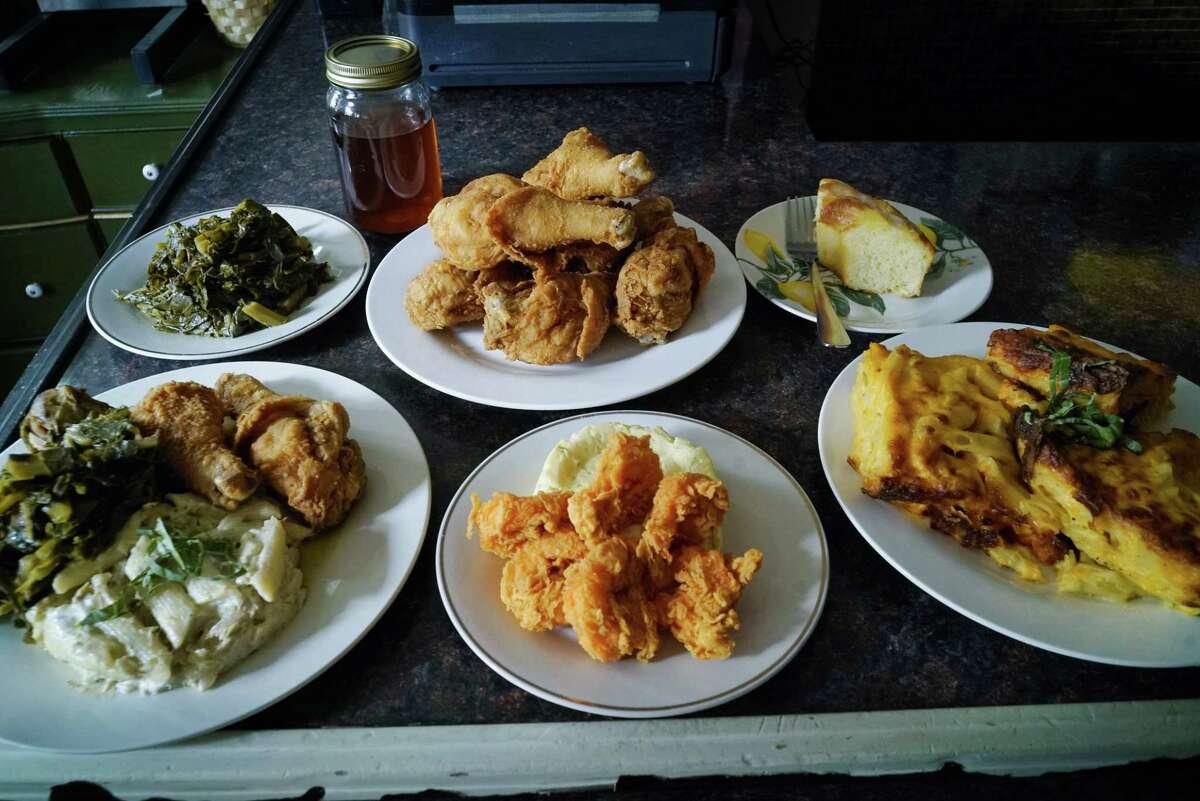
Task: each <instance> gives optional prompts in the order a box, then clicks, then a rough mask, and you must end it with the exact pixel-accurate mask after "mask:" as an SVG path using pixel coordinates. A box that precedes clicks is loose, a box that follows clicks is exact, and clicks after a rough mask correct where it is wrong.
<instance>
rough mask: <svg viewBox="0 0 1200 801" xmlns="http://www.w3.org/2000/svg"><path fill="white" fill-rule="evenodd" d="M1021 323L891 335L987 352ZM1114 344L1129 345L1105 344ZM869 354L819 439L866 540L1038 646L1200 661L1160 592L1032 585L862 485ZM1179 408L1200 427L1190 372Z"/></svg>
mask: <svg viewBox="0 0 1200 801" xmlns="http://www.w3.org/2000/svg"><path fill="white" fill-rule="evenodd" d="M1026 327H1033V326H1024V325H1020V324H1013V323H959V324H957V325H944V326H938V327H936V328H925V329H922V330H920V331H912V332H909V333H907V334H904V335H902V336H897V337H892V338H891V339H888V340H885V341H884V342H883V344H884V345H886V346H888V347H889V348H892V347H895V346H896V345H901V344H904V345H908V346H909V347H910V348H913V349H914V350H917V351H920V352H921V353H923V354H925V355H926V356H945V355H949V354H962V355H964V356H975V357H980V358H981V357H983V356H984V354H985V353H986V351H987V340H988V335H990V334H991V332H992V331H994V330H995V329H997V328H1026ZM1101 344H1102V345H1104V346H1105V347H1107V348H1111V349H1113V350H1123V349H1122V348H1119V347H1114V346H1113V345H1107V344H1105V343H1101ZM861 361H862V356H859V357H858V358H857V359H855V360H854V361H853V362H851V363H850V364H849V365H847V367H846V369H845V370H843V371H842V373H841V375H839V376H838V377H837V380H835V381H834V382H833V385H832V386H831V387H830V388H829V392H828V394H826V396H825V403H824V404H823V405H822V406H821V418H820V421H819V423H818V427H817V440H818V442H819V444H820V448H821V464H822V466H823V467H824V468H825V475H826V477H827V478H828V479H829V484H830V486H832V487H833V492H834V494H835V495H836V496H837V499H838V502H839V503H841V505H842V509H844V510H845V511H846V515H847V517H849V518H850V520H851V522H853V523H854V526H855V527H856V528H857V529H858V530H859V532H860V533H861V534H862V535H863V538H864V539H866V541H867V542H869V543H870V544H871V546H872V547H873V548H874V549H875V550H876V551H878V552H879V554H880V556H882V557H883V558H884V559H886V560H887V561H888V562H890V563H891V565H892V566H893V567H895V568H896V569H897V570H899V571H900V572H901V573H902V574H904V576H905V577H907V578H908V579H909V580H910V581H912V582H913V583H914V584H916V585H917V586H918V587H920V588H921V589H923V590H925V591H926V592H927V593H929V594H930V595H932V596H933V597H934V598H937V599H938V600H939V601H941V602H942V603H944V604H946V605H947V606H949V607H950V608H951V609H954V610H956V611H958V612H961V613H962V614H964V615H966V616H967V617H969V618H971V619H972V620H974V621H976V622H977V623H982V624H983V625H985V626H987V627H988V628H990V629H993V630H995V631H998V632H1000V633H1001V634H1005V635H1007V636H1009V637H1013V638H1014V639H1017V640H1020V641H1021V642H1024V643H1028V644H1029V645H1034V646H1037V647H1038V648H1044V649H1046V650H1047V651H1053V652H1054V653H1057V654H1065V655H1066V656H1073V657H1077V658H1079V659H1087V660H1090V661H1093V662H1104V663H1107V664H1112V665H1128V666H1132V667H1182V666H1186V665H1198V664H1200V621H1197V620H1195V619H1194V618H1192V617H1189V616H1187V615H1184V614H1182V613H1180V612H1174V611H1171V610H1170V609H1168V608H1166V607H1165V606H1163V605H1162V604H1161V603H1160V602H1158V601H1156V600H1154V599H1151V598H1141V599H1138V600H1137V601H1134V602H1132V603H1129V604H1116V603H1109V602H1105V601H1100V600H1092V599H1089V598H1083V597H1078V596H1072V595H1060V594H1058V593H1055V592H1054V591H1053V588H1050V587H1044V586H1041V585H1036V584H1030V583H1028V582H1024V581H1021V580H1020V579H1018V578H1017V577H1016V576H1015V574H1013V572H1012V571H1010V570H1006V569H1004V568H1002V567H1000V566H999V565H997V564H996V563H995V562H993V561H992V560H991V559H990V558H988V556H987V555H986V554H983V553H981V552H979V551H972V550H968V549H966V548H963V547H961V546H960V545H958V543H956V542H955V541H954V540H953V539H952V538H951V537H948V536H946V535H945V534H941V533H939V532H936V531H933V530H931V529H929V528H928V527H927V526H925V525H923V524H921V523H918V522H916V521H914V520H912V519H911V518H909V517H908V516H907V515H905V514H904V513H902V512H900V511H899V510H898V509H895V508H893V507H892V506H891V505H890V504H887V503H885V502H883V501H879V500H876V499H874V498H870V497H868V496H866V495H864V494H863V492H862V480H861V479H860V478H859V476H858V474H857V473H855V472H854V471H853V470H852V469H851V468H850V465H849V464H847V463H846V456H847V455H848V454H849V453H850V446H851V443H852V440H853V437H854V417H853V413H852V411H851V408H850V390H851V388H852V387H853V386H854V379H855V377H856V376H857V374H858V365H859V363H860V362H861ZM1174 400H1175V409H1174V410H1173V411H1172V412H1171V414H1170V416H1169V417H1168V418H1167V420H1166V423H1165V424H1164V428H1171V427H1175V428H1184V429H1188V430H1190V431H1200V387H1197V386H1196V385H1195V384H1193V383H1192V382H1191V381H1188V380H1186V379H1183V378H1180V379H1179V380H1178V382H1177V383H1176V387H1175V398H1174Z"/></svg>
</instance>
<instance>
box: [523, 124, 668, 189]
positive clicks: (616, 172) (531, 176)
mask: <svg viewBox="0 0 1200 801" xmlns="http://www.w3.org/2000/svg"><path fill="white" fill-rule="evenodd" d="M522 180H524V181H525V183H527V184H532V185H534V186H541V187H545V188H546V189H549V190H550V191H551V192H553V193H554V194H556V195H558V196H559V197H562V198H566V199H568V200H587V199H588V198H601V197H618V198H619V197H633V196H634V195H636V194H637V193H638V192H641V191H642V190H643V189H645V188H646V186H647V185H648V184H649V183H650V182H651V181H653V180H654V170H652V169H651V168H650V162H648V161H646V154H645V153H643V152H642V151H640V150H635V151H634V152H632V153H621V154H618V155H615V156H614V155H613V152H612V151H611V150H609V149H608V145H607V144H605V142H604V140H603V139H601V138H600V137H599V136H596V134H594V133H592V132H591V131H589V130H588V129H587V128H576V129H575V130H574V131H571V132H570V133H569V134H567V135H566V136H564V137H563V140H562V144H561V145H559V146H558V147H557V148H555V150H554V151H553V152H552V153H550V155H548V156H546V158H544V159H542V160H541V161H539V162H538V163H537V164H535V165H534V166H533V167H531V168H530V169H529V171H528V172H526V173H525V175H524V176H522Z"/></svg>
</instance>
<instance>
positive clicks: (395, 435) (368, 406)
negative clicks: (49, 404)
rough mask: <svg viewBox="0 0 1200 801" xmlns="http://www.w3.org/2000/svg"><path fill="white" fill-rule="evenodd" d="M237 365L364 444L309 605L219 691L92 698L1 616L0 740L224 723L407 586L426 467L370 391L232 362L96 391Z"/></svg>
mask: <svg viewBox="0 0 1200 801" xmlns="http://www.w3.org/2000/svg"><path fill="white" fill-rule="evenodd" d="M229 371H238V372H245V373H249V374H251V375H253V376H254V377H255V378H258V379H260V380H261V381H262V382H263V383H265V384H266V385H267V386H269V387H271V388H272V389H274V390H276V391H278V392H286V393H293V394H300V395H308V396H310V397H315V398H328V399H330V400H336V401H338V402H340V403H341V404H343V405H344V406H345V407H346V410H347V411H348V412H349V413H350V435H351V436H352V437H354V438H355V439H357V440H358V443H359V445H361V446H362V449H363V459H364V460H365V461H366V463H367V488H366V491H365V493H364V495H363V497H362V498H361V499H359V502H358V503H357V504H356V505H355V506H354V508H353V509H352V510H351V512H350V515H349V517H347V518H346V520H345V522H343V523H342V524H341V525H340V526H338V527H337V528H336V529H334V530H332V531H329V532H326V533H325V534H322V535H321V536H319V537H317V538H316V539H314V540H311V541H309V542H307V543H305V544H304V545H303V546H302V547H301V569H302V570H303V571H304V586H305V587H307V588H308V600H307V601H305V604H304V606H303V607H301V609H300V612H299V614H298V615H297V616H296V619H295V620H293V621H292V622H291V623H290V624H288V625H287V626H286V627H285V628H284V629H283V630H282V631H280V632H279V633H278V634H277V635H276V636H275V638H274V639H272V640H270V641H269V642H267V644H266V645H264V646H263V647H262V649H260V650H259V651H258V652H257V653H255V654H253V655H251V656H250V658H249V659H247V660H246V661H245V662H242V663H241V664H240V665H237V666H236V667H235V668H233V670H231V671H230V672H229V673H227V674H225V675H224V676H223V677H221V678H220V679H219V680H218V681H217V684H216V685H215V686H213V687H212V688H211V689H208V690H205V691H204V692H199V691H197V690H193V689H190V688H183V689H178V690H171V691H169V692H165V693H160V694H158V695H149V696H143V695H95V694H85V693H82V692H80V691H78V690H75V689H73V688H72V687H69V686H68V684H67V682H68V681H69V680H70V678H71V672H70V671H69V670H68V669H67V667H66V666H65V665H63V664H62V663H60V662H57V661H55V660H54V659H52V658H51V657H50V655H49V654H47V653H46V652H45V651H43V650H42V649H41V648H37V647H35V646H32V645H27V644H25V643H23V642H22V641H21V631H20V630H19V629H17V628H14V627H13V626H12V625H11V622H10V621H9V620H4V621H3V622H2V623H0V625H2V626H3V628H2V629H0V664H2V665H4V668H5V672H6V673H7V675H9V676H10V677H15V676H19V677H20V681H5V682H0V709H3V710H4V714H3V715H0V740H5V741H7V742H10V743H15V744H17V745H24V746H29V747H32V748H41V749H49V750H54V751H70V752H74V753H98V752H103V751H123V750H126V749H130V748H144V747H146V746H151V745H157V744H160V743H165V742H170V741H171V740H178V739H181V738H183V737H191V736H193V735H196V734H202V733H204V732H207V731H211V730H213V729H216V728H219V727H221V726H226V725H228V724H230V723H233V722H234V721H237V720H241V719H242V718H244V717H246V716H248V715H252V714H254V713H255V712H257V711H258V710H260V709H263V708H264V707H266V706H268V705H270V704H272V703H274V702H275V701H278V700H279V699H281V698H283V697H284V696H286V695H289V694H290V693H292V692H295V691H296V690H298V689H300V688H301V687H303V686H304V685H305V684H307V683H308V682H310V681H312V680H313V679H315V678H316V677H317V676H319V675H320V674H321V672H322V671H324V670H325V669H326V668H327V667H329V666H330V665H332V664H333V663H334V662H336V661H337V660H338V659H339V658H341V656H342V655H343V654H344V653H346V652H347V651H349V650H350V648H351V647H352V646H353V645H354V644H355V643H356V642H358V641H359V639H360V638H361V637H362V636H363V635H364V634H366V633H367V632H368V631H369V630H370V629H371V626H373V625H374V624H375V621H377V620H378V619H379V617H380V616H381V615H382V614H383V613H384V611H385V610H386V609H387V608H388V606H389V605H390V604H391V602H392V599H393V598H395V597H396V593H398V592H399V591H400V588H401V587H402V586H404V582H405V580H406V579H407V578H408V574H409V572H410V571H411V570H412V566H413V564H415V562H416V560H417V554H418V553H419V552H420V550H421V541H422V540H423V539H424V538H425V529H426V527H427V526H428V524H429V502H430V484H429V467H428V465H427V464H426V462H425V453H424V451H422V450H421V444H420V443H419V442H418V441H417V437H416V435H415V434H414V433H413V431H412V429H411V428H409V426H408V423H407V422H405V420H404V418H403V417H402V416H401V415H400V413H399V412H397V411H396V410H395V409H394V408H392V406H391V404H389V403H388V402H387V401H385V400H384V399H383V398H381V397H379V396H378V395H376V394H375V393H374V392H372V391H371V390H369V389H367V388H366V387H364V386H362V385H361V384H358V383H356V382H354V381H351V380H350V379H348V378H343V377H342V376H339V375H336V374H334V373H330V372H326V371H325V370H318V369H316V368H315V367H305V366H303V365H298V364H284V363H281V362H225V363H222V364H206V365H203V366H198V367H188V368H184V369H182V370H173V371H171V372H167V373H161V374H159V375H155V376H150V377H149V378H143V379H141V380H139V381H134V382H132V383H129V384H125V385H123V386H120V387H117V388H115V389H111V390H109V391H108V392H103V393H101V394H99V395H97V397H99V398H100V399H101V400H104V401H107V402H108V403H111V404H115V405H129V404H133V403H136V402H137V401H139V400H141V398H142V396H143V395H144V394H145V393H146V391H147V390H149V389H150V388H151V387H153V386H156V385H158V384H161V383H163V382H164V381H172V380H174V381H199V382H200V383H203V384H207V385H208V386H212V385H213V383H214V382H215V381H216V380H217V377H218V376H219V375H221V373H224V372H229ZM19 445H20V444H19V443H18V444H17V445H14V446H12V447H10V448H8V449H7V450H6V451H5V453H8V452H9V451H12V450H14V449H15V448H17V447H18V446H19ZM20 447H21V448H22V449H23V447H24V446H20Z"/></svg>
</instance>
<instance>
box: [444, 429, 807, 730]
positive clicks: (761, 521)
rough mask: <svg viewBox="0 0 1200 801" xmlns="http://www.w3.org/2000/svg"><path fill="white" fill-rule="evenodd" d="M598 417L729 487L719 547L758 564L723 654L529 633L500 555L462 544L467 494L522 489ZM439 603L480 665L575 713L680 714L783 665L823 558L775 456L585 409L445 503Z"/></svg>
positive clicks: (723, 437)
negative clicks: (647, 652)
mask: <svg viewBox="0 0 1200 801" xmlns="http://www.w3.org/2000/svg"><path fill="white" fill-rule="evenodd" d="M605 421H613V422H623V423H632V424H636V425H643V426H648V427H653V426H662V427H663V428H665V429H666V430H667V431H669V432H670V433H671V434H673V435H675V436H680V437H683V438H685V439H688V440H691V441H692V442H694V443H695V444H697V445H700V446H702V447H704V448H705V449H707V450H708V453H709V455H711V456H712V459H713V462H714V463H715V464H716V467H717V475H718V476H720V478H721V479H722V480H723V481H724V482H725V483H726V485H727V486H728V488H729V497H730V503H731V507H730V510H729V513H728V515H727V516H726V518H725V523H724V525H723V526H722V534H723V537H724V550H726V551H733V552H737V553H742V552H743V551H745V550H746V549H747V548H750V547H755V548H758V549H760V550H761V551H762V552H763V562H762V567H761V568H760V570H759V572H758V573H757V575H755V577H754V580H753V581H752V582H751V583H750V586H749V587H747V588H746V592H745V594H744V595H743V596H742V599H741V602H740V603H739V604H738V607H737V610H738V614H739V615H740V616H741V620H742V627H741V629H740V630H739V631H738V632H737V633H736V634H735V635H734V637H735V640H736V642H737V647H736V648H735V649H734V652H733V656H731V657H730V658H729V659H726V660H712V661H701V660H698V659H693V658H692V657H691V656H690V655H689V654H688V653H687V651H685V650H684V648H683V646H681V645H679V644H678V643H677V642H676V641H675V640H674V638H672V637H671V635H670V634H669V633H667V632H664V633H663V643H662V648H661V649H660V650H659V653H658V656H657V657H655V659H654V660H653V661H651V662H649V663H646V664H642V663H640V662H638V661H637V660H636V659H632V658H631V659H623V660H621V661H620V662H609V663H602V662H596V661H594V660H593V659H592V658H591V657H589V656H588V655H587V654H586V653H585V652H584V650H583V649H582V648H580V647H579V644H578V643H577V642H576V640H575V634H574V632H573V631H572V630H571V628H570V627H566V626H563V627H559V628H557V629H555V630H553V631H549V632H540V633H534V632H530V631H526V630H524V629H522V628H521V627H520V626H518V625H517V622H516V620H514V619H513V617H512V615H510V614H509V613H508V611H507V610H505V608H504V605H503V604H502V603H501V602H500V571H501V569H502V567H503V565H504V561H503V560H502V559H500V558H498V557H496V556H493V555H492V554H489V553H485V552H484V551H482V550H480V548H479V542H478V539H471V540H468V539H467V538H466V536H465V534H466V530H467V516H468V515H469V514H470V511H471V500H470V498H471V493H473V492H474V493H477V494H478V495H479V496H480V497H481V498H483V499H485V500H486V499H487V498H489V497H491V495H492V493H494V492H498V491H501V490H504V491H508V492H515V493H526V494H531V493H532V492H533V486H534V483H535V482H536V481H537V477H538V473H539V472H540V471H541V469H542V462H543V461H545V458H546V454H548V453H549V452H550V449H551V448H553V447H554V445H555V444H556V443H558V442H559V440H562V439H565V438H566V437H568V436H570V435H571V434H574V433H575V432H576V431H578V430H580V429H581V428H584V427H585V426H588V425H592V424H594V423H601V422H605ZM436 558H437V563H436V571H437V581H438V590H439V591H440V592H441V594H442V603H444V604H445V606H446V612H447V614H449V615H450V620H451V621H452V622H453V623H454V627H455V628H456V629H458V633H459V634H460V635H462V638H463V639H464V640H465V641H466V643H467V645H469V646H470V647H471V650H472V651H474V652H475V654H476V655H477V656H478V657H479V658H480V659H482V660H483V661H484V662H486V663H487V665H488V667H490V668H491V669H492V670H494V671H496V672H497V673H499V674H500V675H501V676H503V677H504V678H505V679H507V680H508V681H510V682H512V683H513V684H515V685H517V686H518V687H520V688H521V689H523V690H526V691H527V692H530V693H533V694H534V695H536V696H537V697H539V698H542V699H545V700H546V701H550V702H551V703H555V704H558V705H560V706H565V707H569V708H571V709H577V710H579V711H581V712H594V713H596V714H601V715H611V716H613V717H620V718H656V717H665V716H668V715H682V714H685V713H688V712H697V711H699V710H701V709H708V708H710V707H714V706H717V705H718V704H723V703H725V702H727V701H732V700H733V699H734V698H738V697H739V696H741V695H744V694H745V693H748V692H750V691H751V690H753V689H754V688H755V687H757V686H759V685H760V684H762V683H763V682H764V681H766V680H767V679H769V678H771V676H773V675H775V674H776V673H778V672H779V671H780V670H782V669H783V667H784V665H786V664H787V663H788V662H789V661H790V660H791V659H792V657H794V656H795V655H796V654H797V652H799V650H800V648H801V647H802V646H803V645H804V642H805V641H806V640H807V639H808V636H809V635H810V634H811V633H812V631H813V628H814V627H815V626H816V623H817V618H818V617H820V615H821V609H822V607H823V606H824V603H825V592H826V589H827V587H828V585H829V554H828V550H827V548H826V545H825V534H824V531H823V529H822V528H821V521H820V520H819V519H818V518H817V513H816V510H815V509H814V508H813V505H812V502H811V501H809V499H808V496H807V495H805V494H804V490H803V489H801V487H800V485H799V484H797V483H796V480H795V479H794V478H792V476H791V474H789V473H788V472H787V470H785V469H784V468H783V467H782V466H781V465H780V464H779V463H778V462H776V461H775V460H774V459H772V458H771V457H770V456H768V455H767V454H766V453H764V452H763V451H761V450H759V449H758V448H756V447H755V446H754V445H751V444H750V443H749V442H747V441H746V440H744V439H742V438H740V437H737V436H735V435H733V434H730V433H729V432H727V431H723V430H721V429H719V428H716V427H715V426H711V425H708V424H707V423H702V422H700V421H698V420H692V419H690V418H687V417H679V416H677V415H672V414H658V413H650V412H636V411H628V412H626V411H619V412H592V413H590V414H584V415H579V416H576V417H568V418H566V419H565V420H559V421H558V422H555V423H550V424H548V425H545V426H542V427H541V428H535V429H534V430H532V431H530V432H528V433H526V434H523V435H521V436H519V437H517V438H516V439H514V440H513V441H512V442H510V443H508V444H507V445H505V446H504V447H502V448H500V449H499V450H498V451H496V452H495V453H493V454H492V455H491V456H489V457H488V458H487V459H485V460H484V461H483V463H482V464H481V465H479V467H477V468H475V471H474V472H473V473H471V475H470V476H468V477H467V480H466V481H465V482H463V485H462V486H461V487H460V488H459V490H458V493H457V494H456V495H455V496H454V499H453V500H452V501H451V502H450V506H449V508H448V509H447V510H446V517H445V518H444V519H443V520H442V528H441V531H440V533H439V535H438V544H437V556H436Z"/></svg>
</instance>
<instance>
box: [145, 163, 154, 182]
mask: <svg viewBox="0 0 1200 801" xmlns="http://www.w3.org/2000/svg"><path fill="white" fill-rule="evenodd" d="M142 177H143V178H145V179H146V180H147V181H157V180H158V165H157V164H143V165H142Z"/></svg>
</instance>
